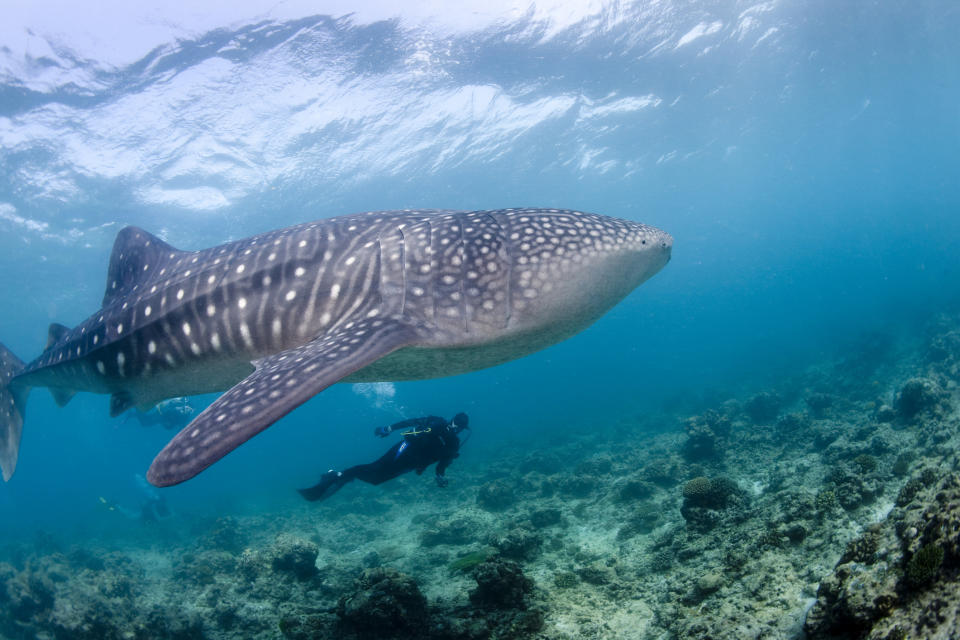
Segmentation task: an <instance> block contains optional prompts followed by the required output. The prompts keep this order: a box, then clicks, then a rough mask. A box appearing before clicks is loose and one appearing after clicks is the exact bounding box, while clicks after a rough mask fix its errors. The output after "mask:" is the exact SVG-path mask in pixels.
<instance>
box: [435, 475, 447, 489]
mask: <svg viewBox="0 0 960 640" xmlns="http://www.w3.org/2000/svg"><path fill="white" fill-rule="evenodd" d="M448 484H450V481H449V480H447V479H446V478H444V477H443V476H442V475H440V474H439V473H438V474H437V486H438V487H445V486H447V485H448Z"/></svg>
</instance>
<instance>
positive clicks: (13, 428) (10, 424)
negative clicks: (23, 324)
mask: <svg viewBox="0 0 960 640" xmlns="http://www.w3.org/2000/svg"><path fill="white" fill-rule="evenodd" d="M21 371H23V361H21V360H20V358H18V357H17V356H15V355H13V353H12V352H11V351H10V350H9V349H7V348H6V347H5V346H3V345H2V344H0V469H2V470H3V479H4V481H6V480H9V479H10V476H12V475H13V471H14V469H16V468H17V454H18V453H19V451H20V434H21V433H22V432H23V410H24V408H25V407H26V405H27V394H28V393H30V387H28V386H26V385H24V384H22V383H18V381H17V380H16V377H17V375H18V374H19V373H20V372H21Z"/></svg>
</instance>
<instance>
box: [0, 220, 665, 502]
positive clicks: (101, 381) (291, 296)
mask: <svg viewBox="0 0 960 640" xmlns="http://www.w3.org/2000/svg"><path fill="white" fill-rule="evenodd" d="M672 246H673V239H672V238H671V236H670V235H669V234H667V233H666V232H664V231H661V230H659V229H657V228H654V227H651V226H648V225H645V224H640V223H637V222H632V221H629V220H622V219H618V218H613V217H608V216H603V215H597V214H591V213H582V212H579V211H570V210H563V209H529V208H518V209H502V210H496V211H448V210H404V211H374V212H367V213H359V214H353V215H345V216H339V217H334V218H328V219H324V220H319V221H316V222H310V223H305V224H300V225H297V226H293V227H289V228H286V229H280V230H276V231H269V232H267V233H263V234H260V235H256V236H252V237H249V238H246V239H243V240H237V241H235V242H229V243H227V244H223V245H220V246H217V247H213V248H208V249H201V250H199V251H184V250H179V249H175V248H174V247H172V246H171V245H169V244H167V243H166V242H164V241H163V240H161V239H160V238H158V237H156V236H154V235H151V234H150V233H148V232H146V231H144V230H142V229H139V228H136V227H126V228H124V229H122V230H121V231H120V232H119V233H118V234H117V237H116V240H115V242H114V246H113V251H112V253H111V256H110V263H109V268H108V271H107V286H106V293H105V294H104V297H103V303H102V307H101V309H100V310H99V311H97V312H96V313H94V314H93V315H91V316H90V317H89V318H87V319H86V320H84V321H83V322H82V323H80V324H79V325H78V326H76V327H73V328H68V327H66V326H63V325H60V324H52V325H50V329H49V337H48V340H47V345H46V348H45V349H44V351H43V352H42V353H41V355H40V356H39V357H38V358H37V359H36V360H34V361H32V362H30V363H28V364H24V363H23V362H22V361H21V360H20V359H18V358H17V357H16V356H15V355H14V354H13V353H12V352H10V351H9V350H8V349H7V348H6V347H5V346H3V345H0V467H2V471H3V478H4V480H9V479H10V477H11V475H12V474H13V472H14V469H15V468H16V464H17V456H18V452H19V447H20V440H21V433H22V429H23V418H24V410H25V406H26V401H27V395H28V393H29V391H30V389H31V388H33V387H47V388H49V390H50V391H51V393H52V395H53V397H54V400H55V402H56V403H57V404H58V405H59V406H63V405H65V404H66V403H67V402H68V401H69V400H70V398H71V397H73V395H74V394H75V393H77V392H78V391H86V392H93V393H102V394H110V415H111V416H116V415H119V414H121V413H123V412H125V411H127V410H128V409H130V408H133V407H136V408H139V409H141V410H146V409H149V408H150V407H152V406H155V405H156V404H157V403H158V402H161V401H163V400H165V399H168V398H174V397H179V396H188V395H194V394H199V393H209V392H216V391H224V390H225V393H223V394H222V395H221V396H219V397H218V398H217V399H216V400H215V401H214V402H213V403H212V404H211V405H210V406H209V407H207V408H206V409H205V410H204V411H202V412H201V413H199V414H198V415H197V416H196V418H194V419H193V420H192V421H191V422H190V423H189V424H187V425H186V426H185V427H184V428H183V429H182V430H181V431H180V432H179V433H177V434H176V435H175V436H174V437H173V438H172V439H171V440H170V442H169V443H168V444H167V445H166V446H165V447H164V448H163V449H162V450H161V451H160V453H159V454H157V456H156V458H155V459H154V460H153V463H152V464H151V465H150V468H149V470H148V472H147V479H148V480H149V481H150V482H151V483H152V484H154V485H156V486H169V485H174V484H178V483H180V482H183V481H185V480H188V479H190V478H192V477H194V476H196V475H197V474H198V473H200V472H201V471H203V470H204V469H206V468H207V467H209V466H210V465H212V464H213V463H215V462H216V461H217V460H219V459H220V458H222V457H223V456H225V455H226V454H228V453H229V452H230V451H232V450H233V449H235V448H236V447H238V446H239V445H241V444H242V443H244V442H246V441H247V440H249V439H250V438H252V437H253V436H255V435H256V434H257V433H259V432H261V431H263V430H264V429H266V428H267V427H269V426H270V425H272V424H273V423H274V422H276V421H277V420H279V419H280V418H282V417H283V416H284V415H286V414H287V413H289V412H290V411H292V410H293V409H295V408H296V407H298V406H299V405H301V404H302V403H304V402H305V401H307V400H308V399H309V398H311V397H313V396H314V395H316V394H317V393H319V392H321V391H322V390H324V389H325V388H327V387H328V386H330V385H331V384H334V383H336V382H379V381H404V380H422V379H428V378H436V377H443V376H452V375H457V374H461V373H466V372H469V371H475V370H478V369H483V368H486V367H492V366H495V365H498V364H501V363H504V362H507V361H510V360H513V359H515V358H520V357H523V356H525V355H528V354H530V353H533V352H535V351H538V350H540V349H543V348H545V347H547V346H549V345H552V344H555V343H557V342H560V341H562V340H565V339H567V338H569V337H570V336H572V335H574V334H576V333H578V332H579V331H581V330H583V329H585V328H586V327H588V326H589V325H591V324H592V323H593V322H594V321H595V320H597V319H598V318H599V317H600V316H602V315H603V314H604V313H606V312H607V311H608V310H609V309H610V308H611V307H613V306H614V305H615V304H617V303H618V302H619V301H620V300H622V299H623V298H624V297H626V296H627V294H629V293H630V292H631V291H633V289H635V288H636V287H637V286H639V285H640V284H641V283H643V282H644V281H646V280H647V279H648V278H650V277H651V276H653V275H654V274H656V273H657V272H658V271H659V270H660V269H661V268H662V267H663V266H664V265H665V264H666V263H667V262H668V261H669V260H670V254H671V250H672Z"/></svg>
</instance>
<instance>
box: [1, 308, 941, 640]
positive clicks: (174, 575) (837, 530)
mask: <svg viewBox="0 0 960 640" xmlns="http://www.w3.org/2000/svg"><path fill="white" fill-rule="evenodd" d="M958 380H960V319H958V317H955V316H941V317H938V318H935V319H932V320H931V322H930V323H929V326H928V328H927V329H926V330H925V331H924V332H923V333H922V335H914V336H907V337H904V336H899V337H893V336H880V335H877V336H873V337H872V338H870V339H865V340H864V341H863V342H862V343H861V344H859V345H858V346H857V347H856V348H852V349H851V350H850V351H849V352H847V353H844V354H842V356H840V357H837V358H835V359H833V360H830V361H825V362H821V363H819V364H818V365H817V366H815V367H811V368H809V369H808V370H805V371H802V372H796V373H795V375H793V376H790V377H787V378H784V379H780V380H775V381H771V383H770V384H769V385H768V386H766V387H765V388H756V387H751V388H744V389H743V390H742V392H740V393H738V394H735V395H734V397H729V398H727V399H724V400H722V401H719V402H716V403H713V404H712V405H711V406H709V407H703V408H700V409H698V410H696V411H695V412H690V411H680V412H679V413H663V414H660V415H644V416H639V417H638V416H620V417H617V418H615V419H614V420H613V421H612V422H611V423H610V424H596V425H573V424H571V425H558V427H557V429H556V431H555V434H554V437H553V439H552V440H551V441H550V442H548V443H544V442H536V443H532V442H529V441H525V440H523V439H522V437H519V438H518V439H517V440H516V441H514V442H510V443H498V447H499V448H500V449H501V450H502V451H503V452H505V453H502V454H500V455H499V456H498V457H497V458H496V462H494V463H492V464H489V465H486V466H481V465H478V464H471V461H470V457H471V456H473V455H476V456H479V455H480V454H481V453H483V451H482V449H481V445H479V444H476V443H472V444H471V445H469V446H474V447H475V448H476V451H475V452H473V451H470V449H469V448H466V449H465V450H464V455H463V457H462V458H461V460H458V461H457V462H456V463H455V464H454V465H453V466H452V467H451V469H450V471H449V472H448V476H449V477H450V479H451V482H450V486H449V487H448V488H447V489H445V490H441V489H438V488H435V487H433V486H432V474H429V473H428V474H425V475H424V476H422V477H417V476H415V475H410V476H406V477H404V478H402V479H399V480H397V481H394V482H392V483H389V484H388V485H385V486H382V487H370V486H366V485H361V484H360V483H354V484H353V485H350V486H348V487H346V488H345V489H343V490H342V491H341V492H340V493H339V494H337V495H336V496H334V497H333V498H332V499H330V500H329V501H327V502H325V503H322V504H318V505H307V504H304V505H302V506H300V507H299V508H297V509H295V510H292V511H287V512H283V513H263V514H257V515H243V516H236V517H226V518H216V519H213V518H211V519H209V520H206V521H199V522H197V523H195V524H193V525H192V526H191V529H190V530H189V531H184V530H182V523H181V525H180V528H178V529H177V530H172V527H171V525H170V524H169V521H167V522H161V523H159V524H154V525H152V526H149V527H148V526H146V525H145V526H144V528H143V530H142V531H139V532H138V535H137V537H136V539H137V540H139V541H140V542H139V543H138V546H132V545H131V544H119V543H111V544H110V548H98V547H97V546H96V545H91V544H85V545H72V546H71V545H63V544H58V543H55V542H53V541H45V540H44V539H42V538H41V539H38V540H37V541H36V542H35V543H33V544H31V545H22V544H21V545H14V546H10V545H8V546H7V547H5V548H4V549H3V556H2V560H4V561H3V562H0V637H3V638H5V639H9V640H14V639H20V638H31V639H32V638H51V639H66V638H91V639H92V638H97V639H112V638H118V639H119V638H124V639H126V638H131V639H141V638H142V639H148V638H149V639H154V638H184V639H187V638H190V639H192V638H211V639H215V638H216V639H221V638H222V639H226V638H231V639H233V638H236V639H239V638H253V637H256V638H276V639H282V638H296V639H300V638H304V639H305V638H414V637H415V638H450V639H464V640H467V639H479V638H541V639H551V640H560V639H570V640H572V639H579V638H622V639H637V640H641V639H643V640H654V639H657V640H659V639H668V638H669V639H672V638H678V639H679V638H711V639H714V640H720V639H730V640H733V639H738V640H739V639H744V638H764V639H788V638H801V637H804V634H806V637H809V638H811V639H821V638H822V639H828V638H875V639H881V638H883V639H886V640H897V639H906V638H955V637H960V626H958V623H957V622H956V618H957V615H958V613H960V596H958V592H960V589H958V588H957V587H958V574H960V470H958V464H960V463H958V456H957V451H958V450H960V412H958V406H960V405H958V400H960V397H958V395H960V391H958V388H957V383H958ZM501 445H506V446H501ZM483 455H484V456H485V457H486V456H488V455H491V454H490V453H489V452H487V453H483ZM147 542H149V544H147ZM145 545H146V546H145ZM105 546H106V545H105Z"/></svg>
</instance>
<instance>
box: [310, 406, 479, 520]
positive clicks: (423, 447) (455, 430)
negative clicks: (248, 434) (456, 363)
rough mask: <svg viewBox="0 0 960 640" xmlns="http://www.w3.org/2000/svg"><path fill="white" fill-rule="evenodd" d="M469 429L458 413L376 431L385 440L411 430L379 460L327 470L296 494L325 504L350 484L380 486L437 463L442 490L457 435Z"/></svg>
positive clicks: (457, 443)
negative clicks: (312, 484)
mask: <svg viewBox="0 0 960 640" xmlns="http://www.w3.org/2000/svg"><path fill="white" fill-rule="evenodd" d="M469 428H470V427H469V419H468V418H467V414H465V413H458V414H457V415H455V416H454V417H453V420H450V421H449V422H447V421H446V420H444V419H443V418H438V417H437V416H427V417H425V418H412V419H410V420H404V421H403V422H398V423H396V424H393V425H390V426H389V427H377V428H376V429H374V431H373V433H374V435H376V436H379V437H381V438H386V437H387V436H388V435H390V434H391V433H393V432H394V431H400V430H402V429H411V430H410V431H406V432H404V433H403V434H402V440H400V442H398V443H397V444H395V445H393V446H392V447H390V450H389V451H387V452H386V453H385V454H383V456H381V457H380V459H379V460H376V461H374V462H371V463H370V464H358V465H357V466H355V467H350V468H349V469H344V470H343V471H334V470H333V469H331V470H330V471H327V472H326V473H325V474H323V477H322V478H320V482H319V483H317V484H316V485H315V486H313V487H310V488H309V489H297V491H299V492H300V495H302V496H303V497H304V498H305V499H307V500H309V501H310V502H314V501H316V500H325V499H326V498H329V497H330V496H332V495H333V494H334V493H336V492H337V491H339V490H340V488H341V487H343V485H345V484H347V483H348V482H350V481H351V480H354V479H356V480H362V481H364V482H369V483H370V484H380V483H382V482H386V481H387V480H391V479H393V478H396V477H397V476H399V475H403V474H404V473H407V472H408V471H416V472H417V475H420V474H421V473H423V472H424V470H426V468H427V467H428V466H430V465H431V464H433V463H434V462H436V463H437V475H436V481H437V486H440V487H445V486H447V478H446V477H445V476H444V472H445V471H446V470H447V467H449V466H450V463H451V462H453V459H454V458H456V457H457V456H459V455H460V453H459V451H460V445H461V444H462V443H461V441H460V436H459V434H460V433H461V432H463V430H464V429H469Z"/></svg>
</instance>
